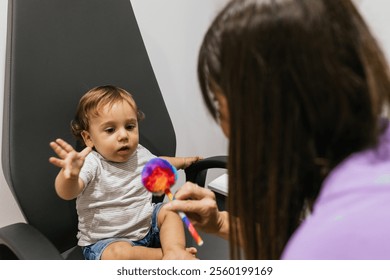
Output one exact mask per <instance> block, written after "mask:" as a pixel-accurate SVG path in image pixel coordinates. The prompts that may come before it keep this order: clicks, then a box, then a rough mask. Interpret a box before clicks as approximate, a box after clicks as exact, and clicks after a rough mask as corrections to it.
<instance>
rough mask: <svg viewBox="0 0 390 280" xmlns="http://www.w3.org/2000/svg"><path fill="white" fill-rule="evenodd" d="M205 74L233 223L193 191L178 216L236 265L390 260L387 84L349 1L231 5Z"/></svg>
mask: <svg viewBox="0 0 390 280" xmlns="http://www.w3.org/2000/svg"><path fill="white" fill-rule="evenodd" d="M198 74H199V81H200V86H201V90H202V93H203V97H204V100H205V102H206V105H207V107H208V109H209V111H210V112H211V114H212V115H213V116H214V118H215V119H216V120H217V121H218V122H219V123H220V125H221V127H222V129H223V131H224V133H225V135H226V136H227V137H228V138H229V162H228V170H229V197H228V209H229V213H227V212H220V211H218V209H217V208H216V204H215V198H214V196H213V194H212V193H211V192H210V191H208V190H206V189H201V188H199V187H197V186H194V185H192V184H191V183H187V184H186V185H185V186H184V187H183V188H181V190H179V191H178V193H177V194H176V199H177V200H176V201H174V202H172V203H171V204H170V207H171V209H172V210H182V211H185V212H187V214H188V216H189V217H192V219H193V222H194V224H195V225H197V226H198V227H199V228H201V229H203V230H205V231H207V232H212V233H215V234H218V235H220V236H223V237H225V238H229V240H230V245H231V257H232V258H234V259H238V258H243V257H244V258H247V259H279V258H298V259H344V258H347V259H352V258H374V259H377V258H387V259H388V258H390V241H388V240H386V239H387V238H386V239H384V238H383V237H382V238H380V239H378V238H379V236H389V234H390V226H388V224H389V222H390V211H389V210H390V207H388V206H387V204H389V203H388V201H390V180H389V178H390V173H389V171H390V144H389V141H388V139H390V132H389V131H388V129H387V126H388V125H387V119H386V120H385V118H384V117H385V116H384V110H383V109H384V108H385V107H386V106H388V104H389V100H390V79H389V73H388V68H387V65H386V62H385V59H384V56H383V54H382V52H381V50H380V48H379V47H378V45H377V43H376V41H375V39H374V38H373V36H372V35H371V33H370V31H369V29H368V27H367V26H366V24H365V22H364V20H363V19H362V17H361V16H360V15H359V13H358V11H357V10H356V8H355V7H354V5H353V4H352V2H351V1H349V0H316V1H312V0H300V1H299V0H237V1H234V0H233V1H231V2H230V3H228V4H227V6H226V7H225V8H224V9H223V10H222V11H221V12H220V13H219V15H218V16H217V17H216V19H215V20H214V22H213V23H212V25H211V27H210V28H209V30H208V32H207V34H206V35H205V38H204V41H203V43H202V46H201V49H200V55H199V64H198ZM187 199H191V201H184V200H187ZM179 200H183V201H179ZM308 212H310V213H311V214H310V216H309V217H306V216H307V213H308ZM294 233H295V234H294ZM241 248H242V249H243V250H241ZM242 252H243V255H242Z"/></svg>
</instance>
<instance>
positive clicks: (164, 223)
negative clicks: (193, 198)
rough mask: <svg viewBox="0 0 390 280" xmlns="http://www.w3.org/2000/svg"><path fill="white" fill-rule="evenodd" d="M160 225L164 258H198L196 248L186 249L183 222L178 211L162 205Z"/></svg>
mask: <svg viewBox="0 0 390 280" xmlns="http://www.w3.org/2000/svg"><path fill="white" fill-rule="evenodd" d="M158 226H159V228H160V241H161V247H162V252H163V259H196V258H195V256H194V252H195V253H196V249H195V248H190V249H189V250H188V249H186V240H185V234H184V228H183V222H182V221H181V219H180V217H179V215H178V214H177V213H176V212H172V211H168V210H165V207H162V208H161V210H160V212H159V213H158Z"/></svg>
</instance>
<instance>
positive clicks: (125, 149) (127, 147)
mask: <svg viewBox="0 0 390 280" xmlns="http://www.w3.org/2000/svg"><path fill="white" fill-rule="evenodd" d="M128 150H130V147H129V146H123V147H121V148H120V149H119V150H118V152H122V151H128Z"/></svg>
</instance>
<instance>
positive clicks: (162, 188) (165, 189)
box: [141, 158, 203, 246]
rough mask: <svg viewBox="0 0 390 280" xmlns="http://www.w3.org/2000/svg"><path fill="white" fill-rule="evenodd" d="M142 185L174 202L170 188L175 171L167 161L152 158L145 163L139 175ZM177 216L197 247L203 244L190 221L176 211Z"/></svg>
mask: <svg viewBox="0 0 390 280" xmlns="http://www.w3.org/2000/svg"><path fill="white" fill-rule="evenodd" d="M141 178H142V183H143V185H144V186H145V188H146V189H147V190H148V191H150V192H152V193H154V194H156V195H162V194H164V193H165V194H166V195H167V196H168V198H169V199H170V200H174V199H175V198H174V197H173V195H172V193H171V189H170V187H171V186H172V185H174V184H175V182H176V180H177V170H176V168H175V167H174V166H172V165H171V164H170V163H169V162H168V161H167V160H165V159H162V158H153V159H151V160H150V161H149V162H147V163H146V165H145V166H144V168H143V170H142V174H141ZM178 214H179V216H180V218H181V219H182V221H183V222H184V224H185V225H186V226H187V229H188V231H189V232H190V233H191V235H192V237H193V238H194V240H195V242H196V243H197V244H198V246H201V245H202V244H203V240H202V238H201V237H200V236H199V234H198V232H197V231H196V229H195V227H194V226H193V225H192V224H191V222H190V220H189V219H188V217H187V216H186V214H184V212H182V211H178Z"/></svg>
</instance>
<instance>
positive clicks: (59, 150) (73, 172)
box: [49, 139, 92, 179]
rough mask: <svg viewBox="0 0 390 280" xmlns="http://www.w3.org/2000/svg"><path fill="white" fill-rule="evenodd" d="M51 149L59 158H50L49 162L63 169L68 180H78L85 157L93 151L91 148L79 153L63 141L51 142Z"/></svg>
mask: <svg viewBox="0 0 390 280" xmlns="http://www.w3.org/2000/svg"><path fill="white" fill-rule="evenodd" d="M50 147H51V148H52V149H53V151H54V152H55V153H56V154H57V155H58V157H59V158H56V157H51V158H49V161H50V163H52V164H54V165H55V166H57V167H60V168H62V169H63V174H64V177H65V178H66V179H73V178H78V176H79V173H80V169H81V167H82V166H83V164H84V160H85V157H86V156H87V155H88V154H89V153H90V152H91V150H92V149H91V148H90V147H87V148H85V149H84V150H82V151H81V152H79V153H78V152H77V151H76V150H75V149H73V147H72V146H71V145H69V144H68V143H67V142H65V141H64V140H62V139H57V140H56V141H55V142H51V143H50Z"/></svg>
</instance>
